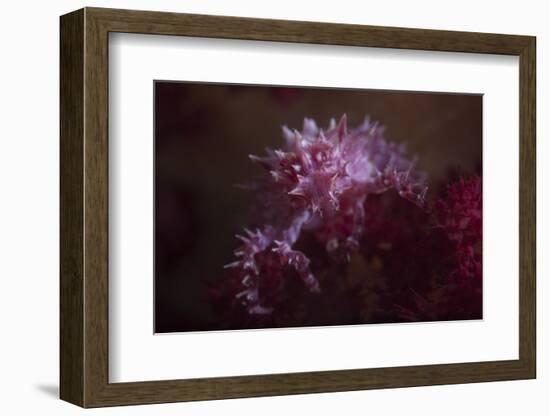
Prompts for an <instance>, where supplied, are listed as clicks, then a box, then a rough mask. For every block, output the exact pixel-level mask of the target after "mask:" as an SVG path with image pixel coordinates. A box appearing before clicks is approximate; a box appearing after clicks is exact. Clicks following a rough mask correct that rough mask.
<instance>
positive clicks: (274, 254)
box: [226, 115, 427, 314]
mask: <svg viewBox="0 0 550 416" xmlns="http://www.w3.org/2000/svg"><path fill="white" fill-rule="evenodd" d="M383 132H384V129H383V127H381V126H380V125H379V124H378V123H376V122H374V123H373V122H371V121H370V120H369V119H368V118H367V119H366V120H365V121H364V122H363V123H362V124H361V125H359V127H357V128H355V129H351V130H349V131H348V127H347V120H346V116H345V115H344V116H342V118H341V119H340V121H339V122H338V123H336V122H335V120H334V119H333V120H331V122H330V125H329V127H328V129H326V130H322V129H320V128H319V127H318V126H317V124H316V123H315V121H314V120H312V119H307V118H306V119H305V120H304V125H303V128H302V131H301V132H298V131H297V130H294V131H291V130H290V129H288V128H287V127H283V137H284V141H285V143H284V146H283V147H282V148H281V149H277V150H271V149H268V150H267V155H266V156H265V157H258V156H254V155H251V156H250V159H251V160H252V161H254V162H255V163H258V164H259V165H260V166H262V167H263V168H264V169H265V170H266V171H267V173H268V175H265V176H264V177H263V178H262V179H261V180H260V181H258V182H257V183H256V185H255V186H254V185H253V186H252V187H253V189H255V190H256V191H257V192H258V193H259V194H260V199H261V202H262V203H263V204H265V205H266V207H268V208H269V209H265V210H263V214H262V218H261V221H260V223H262V224H263V225H262V226H260V227H259V228H257V229H255V230H254V231H250V230H245V235H238V236H237V237H238V238H239V239H240V240H241V241H242V242H243V245H242V246H241V247H240V248H239V249H237V250H236V251H235V255H236V256H237V258H238V259H237V260H236V261H234V262H233V263H230V264H228V265H227V266H226V267H228V268H233V269H236V270H237V272H238V274H239V275H240V284H241V287H242V290H240V291H239V293H238V294H237V295H236V296H237V298H238V299H240V300H242V303H243V304H244V305H245V306H246V308H247V311H248V313H249V314H270V313H272V311H273V308H274V307H275V305H274V304H273V303H274V302H273V299H276V296H274V295H276V292H277V291H282V290H284V287H285V279H289V278H293V277H294V276H295V275H297V276H299V277H300V278H301V280H302V282H303V284H304V285H305V287H306V288H307V289H308V290H309V291H310V292H313V293H315V292H319V291H321V289H322V288H321V285H320V283H319V280H318V279H317V277H316V276H315V275H314V274H313V272H312V271H311V268H310V266H311V259H310V258H309V257H308V255H307V254H306V253H304V252H303V251H300V250H297V249H296V248H295V245H296V244H297V243H298V240H299V239H300V237H301V236H302V235H303V234H304V233H306V234H312V235H314V236H315V238H316V239H317V240H318V241H319V242H320V243H322V244H323V246H324V249H325V251H326V253H327V254H328V255H329V257H330V258H332V259H333V260H334V261H336V262H339V261H346V260H347V261H349V258H350V255H351V254H353V253H354V252H356V251H357V250H358V249H359V246H360V244H361V239H362V238H363V233H364V230H365V208H364V204H365V201H366V199H367V197H368V195H375V194H381V193H384V192H386V191H388V190H390V189H394V190H395V191H397V193H398V195H400V196H401V197H403V198H405V199H407V200H409V201H411V202H413V203H415V204H417V205H420V206H422V205H423V204H424V201H425V195H426V190H427V187H426V186H425V181H424V178H423V176H422V175H421V174H419V173H418V172H417V171H416V169H415V161H413V160H410V159H407V158H406V150H405V147H404V146H403V145H397V144H394V143H389V142H387V141H386V140H385V139H384V136H383ZM265 288H269V290H265Z"/></svg>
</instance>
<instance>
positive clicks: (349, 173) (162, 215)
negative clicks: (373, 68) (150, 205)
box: [153, 80, 483, 333]
mask: <svg viewBox="0 0 550 416" xmlns="http://www.w3.org/2000/svg"><path fill="white" fill-rule="evenodd" d="M153 88H154V109H153V111H154V175H155V178H154V201H155V202H154V204H155V206H154V236H155V242H154V305H155V310H154V332H155V333H174V332H189V331H216V330H247V329H267V328H292V327H320V326H343V325H361V324H397V323H411V322H412V323H415V322H416V323H419V322H433V321H463V320H480V319H483V291H482V288H483V284H482V282H483V274H482V270H483V267H482V228H483V227H482V204H483V202H482V182H483V179H482V178H483V175H482V161H483V159H482V143H483V141H482V130H483V128H482V119H483V117H482V114H483V113H482V107H483V106H482V103H483V95H482V94H464V93H460V94H459V93H453V92H429V91H393V90H370V89H345V88H332V87H331V88H328V87H305V86H287V85H241V84H223V83H205V82H201V83H199V82H187V81H182V80H155V81H154V83H153Z"/></svg>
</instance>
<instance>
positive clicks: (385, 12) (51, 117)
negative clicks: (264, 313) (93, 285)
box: [0, 0, 550, 416]
mask: <svg viewBox="0 0 550 416" xmlns="http://www.w3.org/2000/svg"><path fill="white" fill-rule="evenodd" d="M83 6H102V7H117V8H129V9H145V10H151V9H156V10H165V11H175V12H188V13H207V14H224V15H241V16H251V17H266V18H267V17H270V18H278V19H295V20H317V21H327V22H342V23H359V24H373V25H388V26H406V27H420V28H433V29H453V30H467V31H480V32H500V33H512V34H529V35H536V36H537V54H538V57H537V60H538V63H537V73H538V86H537V94H538V129H537V134H538V167H539V168H538V174H539V176H538V178H539V179H538V185H537V187H538V196H539V198H538V213H539V219H538V247H539V248H538V256H537V257H538V317H539V319H538V331H539V332H538V333H539V338H538V351H539V360H538V379H537V380H531V381H519V382H501V383H485V384H474V385H458V386H440V387H423V388H409V389H399V390H381V391H367V392H353V393H339V394H317V395H305V396H291V397H275V398H262V399H245V400H225V401H218V402H206V403H188V404H167V405H156V406H140V407H133V408H124V409H120V408H118V409H116V408H115V409H104V410H91V411H87V413H88V414H102V415H111V414H113V415H116V414H118V415H122V414H125V415H126V414H128V415H134V414H136V415H137V414H151V415H152V414H155V415H162V414H179V415H182V414H193V415H206V414H233V413H237V412H238V413H239V414H255V415H257V414H261V415H270V414H273V415H275V414H277V415H279V414H285V413H286V414H299V413H300V412H307V413H315V414H326V415H329V414H335V413H342V411H343V412H344V413H346V414H358V415H359V414H362V415H363V414H369V413H370V414H390V415H391V414H408V415H416V414H422V415H424V416H428V415H440V414H445V415H449V416H450V415H464V414H498V415H514V414H529V415H545V414H548V412H549V410H550V399H549V398H548V391H549V389H550V361H549V360H547V359H546V355H545V346H546V344H547V342H546V341H548V334H549V330H548V326H547V325H546V328H543V325H545V323H546V312H547V308H546V307H545V305H544V301H545V300H547V299H548V300H550V293H549V289H550V286H548V285H547V284H545V282H544V276H545V274H547V272H548V267H549V261H548V259H547V258H544V256H543V254H544V253H543V247H544V243H545V242H548V239H549V237H550V229H549V223H548V221H545V219H544V218H542V215H541V214H542V212H544V211H545V210H548V209H549V206H548V205H549V202H550V201H548V190H546V191H544V190H543V186H544V184H545V183H548V181H547V179H549V178H548V175H549V173H548V172H549V171H550V169H548V168H546V167H544V166H543V165H544V164H545V163H549V162H550V158H549V156H550V155H549V151H550V146H549V145H548V144H547V143H546V140H545V139H546V137H545V131H544V129H543V124H544V115H545V105H544V104H545V102H548V101H550V85H549V81H548V77H545V75H546V74H545V73H548V71H550V66H548V65H550V64H546V62H547V59H548V57H549V56H550V26H548V22H547V17H548V13H547V11H546V10H545V9H546V7H545V6H546V4H545V2H541V1H534V0H533V1H531V0H525V1H522V2H517V1H516V2H509V1H486V2H480V1H470V0H462V1H460V2H439V1H425V0H419V1H414V2H410V1H405V0H403V1H394V0H387V1H384V2H372V3H371V4H369V2H357V1H352V0H339V1H338V2H323V3H321V2H306V1H296V0H293V1H291V0H279V1H272V2H253V1H245V0H232V1H230V2H220V1H215V0H204V1H197V0H194V1H189V0H187V1H186V0H180V1H176V0H173V1H168V0H157V1H151V0H149V1H147V0H134V1H132V0H125V1H116V2H115V1H111V2H107V1H93V0H90V1H89V2H82V1H69V0H52V1H48V2H39V1H35V2H31V1H24V0H21V1H18V2H5V4H4V5H3V8H2V13H1V15H0V22H1V24H0V31H1V34H2V36H1V37H0V39H1V40H0V42H1V45H2V63H1V65H0V73H1V75H2V76H1V77H0V80H1V81H0V82H1V85H2V87H1V90H0V91H1V92H0V97H1V98H0V114H1V123H0V140H1V143H2V149H1V151H0V173H1V174H0V181H1V186H0V189H1V190H2V203H1V204H0V252H1V253H2V255H1V256H0V259H1V260H0V276H1V283H0V285H1V288H0V311H1V314H0V316H1V317H2V318H1V323H2V342H1V343H0V351H1V354H0V372H1V379H0V386H1V387H0V389H1V390H0V391H2V395H1V396H2V399H1V400H0V409H2V410H1V413H2V414H6V415H12V414H13V415H15V414H53V415H70V414H79V413H80V412H83V411H82V410H80V409H79V408H77V407H75V406H72V405H70V404H67V403H64V402H61V401H60V400H58V399H57V395H58V302H59V297H58V287H59V286H58V271H59V264H58V258H59V249H58V235H59V233H58V228H59V222H58V209H59V204H58V199H59V198H58V195H59V184H58V183H59V179H58V175H59V167H58V165H59V157H58V154H59V147H58V131H59V128H58V116H59V113H58V104H59V99H58V90H59V72H58V71H59V65H58V62H59V46H58V45H59V35H58V32H59V26H58V25H59V23H58V17H59V15H61V14H64V13H67V12H69V11H72V10H74V9H77V8H80V7H83ZM464 342H471V340H464ZM474 342H475V340H474Z"/></svg>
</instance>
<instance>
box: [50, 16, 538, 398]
mask: <svg viewBox="0 0 550 416" xmlns="http://www.w3.org/2000/svg"><path fill="white" fill-rule="evenodd" d="M535 103H536V98H535V38H534V37H530V36H517V35H497V34H485V33H466V32H451V31H435V30H421V29H403V28H389V27H374V26H359V25H340V24H326V23H313V22H295V21H279V20H261V19H250V18H239V17H225V16H204V15H188V14H175V13H158V12H145V11H128V10H113V9H99V8H85V9H82V10H78V11H75V12H73V13H70V14H67V15H65V16H62V17H61V305H60V321H61V352H60V354H61V369H60V370H61V389H60V395H61V398H62V399H63V400H66V401H69V402H71V403H74V404H77V405H80V406H82V407H101V406H114V405H128V404H146V403H162V402H176V401H189V400H210V399H222V398H236V397H255V396H266V395H283V394H298V393H315V392H336V391H349V390H362V389H375V388H396V387H408V386H422V385H435V384H454V383H470V382H485V381H499V380H519V379H530V378H535V375H536V335H535Z"/></svg>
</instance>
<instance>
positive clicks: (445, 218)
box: [436, 176, 482, 284]
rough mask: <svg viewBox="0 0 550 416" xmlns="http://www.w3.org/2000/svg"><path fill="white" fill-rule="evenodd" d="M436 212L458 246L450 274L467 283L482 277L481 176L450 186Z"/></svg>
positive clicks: (455, 278) (446, 231) (449, 237)
mask: <svg viewBox="0 0 550 416" xmlns="http://www.w3.org/2000/svg"><path fill="white" fill-rule="evenodd" d="M436 215H437V221H438V226H439V227H441V229H443V230H444V232H445V233H446V235H447V237H448V239H449V241H451V243H452V244H453V245H454V246H455V258H454V262H455V267H454V270H453V271H452V272H451V274H450V276H449V278H450V279H451V280H455V281H458V283H466V284H470V283H471V280H472V279H474V280H477V281H479V280H481V274H482V273H481V272H482V270H481V269H482V263H481V238H482V192H481V178H480V177H479V176H476V177H474V178H472V179H471V180H469V181H464V180H460V181H458V182H456V183H454V184H452V185H450V186H448V188H447V197H446V198H445V199H440V200H439V201H438V202H437V204H436Z"/></svg>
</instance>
